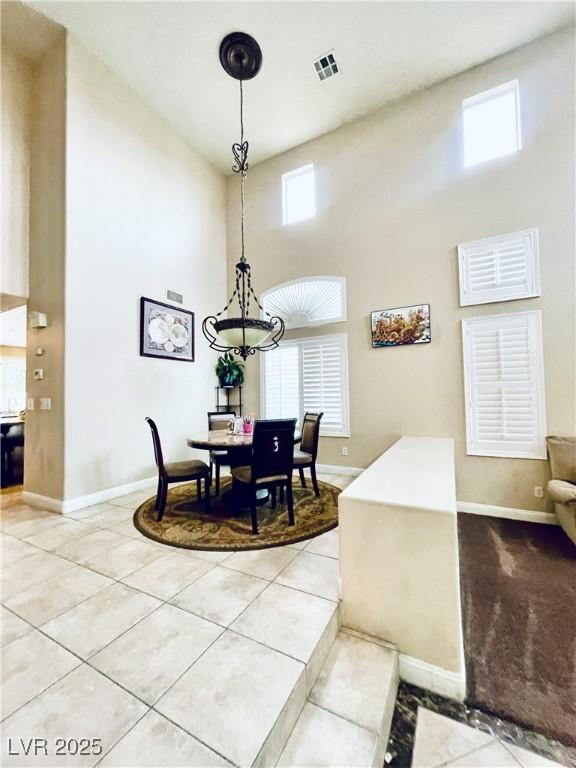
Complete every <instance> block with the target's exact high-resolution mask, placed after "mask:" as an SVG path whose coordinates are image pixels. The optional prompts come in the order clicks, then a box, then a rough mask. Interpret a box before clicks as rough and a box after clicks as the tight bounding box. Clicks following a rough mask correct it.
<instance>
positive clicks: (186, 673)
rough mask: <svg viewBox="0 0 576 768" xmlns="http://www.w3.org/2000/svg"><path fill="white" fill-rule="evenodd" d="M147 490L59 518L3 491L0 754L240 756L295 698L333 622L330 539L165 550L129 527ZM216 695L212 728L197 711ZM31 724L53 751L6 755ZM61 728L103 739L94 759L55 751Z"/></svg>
mask: <svg viewBox="0 0 576 768" xmlns="http://www.w3.org/2000/svg"><path fill="white" fill-rule="evenodd" d="M350 479H351V478H348V477H346V478H340V477H335V476H330V477H327V478H326V480H327V481H328V482H332V483H334V484H337V485H340V486H341V487H344V486H345V485H347V484H348V482H349V481H350ZM152 492H153V489H150V491H146V492H139V493H135V494H129V495H126V496H123V497H120V498H118V499H113V500H112V501H110V502H107V503H105V504H98V505H95V506H93V507H90V508H86V509H82V510H78V511H77V512H73V513H72V514H70V515H67V516H65V517H64V516H62V515H57V514H52V513H50V512H47V511H45V510H39V509H32V508H31V507H28V506H26V505H25V504H23V503H22V502H21V500H20V497H19V495H17V494H11V495H10V497H9V498H8V497H3V498H2V514H1V519H0V531H1V532H0V551H1V553H2V569H1V570H0V586H1V589H2V593H1V594H2V615H1V619H2V645H3V647H2V655H3V663H2V687H1V689H0V694H1V696H2V717H3V718H4V721H3V724H2V730H3V754H2V759H1V762H2V764H3V765H5V766H11V765H30V766H37V765H38V766H44V765H54V766H62V765H95V764H96V763H98V761H101V762H100V763H99V764H101V765H106V766H145V765H150V766H151V765H155V766H158V765H162V766H177V765H183V766H184V765H186V766H212V765H214V766H217V765H229V764H230V762H229V761H238V762H246V761H248V762H249V761H251V760H253V759H254V758H255V757H256V753H257V751H258V749H259V748H260V745H261V742H262V741H264V739H265V736H266V734H267V733H268V731H269V729H270V726H271V722H272V721H273V720H274V719H275V718H277V717H278V715H279V714H280V710H281V709H282V707H283V706H284V704H285V702H286V697H287V694H288V692H290V691H292V692H293V695H292V701H293V703H292V706H293V707H297V708H298V710H299V709H300V708H301V706H302V705H303V703H304V699H305V696H306V690H307V685H306V666H305V665H306V664H312V663H313V662H314V660H313V659H311V658H310V657H311V656H312V655H313V651H314V648H315V647H316V646H317V644H318V643H321V642H322V643H324V645H325V644H326V643H327V642H328V643H329V644H331V643H332V640H333V636H335V633H336V631H337V628H338V622H337V618H338V616H337V602H336V601H337V598H338V582H337V560H336V558H337V555H338V552H337V535H336V534H335V533H332V532H331V533H329V534H325V535H324V536H321V537H318V538H317V539H315V540H314V541H313V542H300V543H299V544H298V545H296V546H293V547H282V548H277V549H273V550H262V551H258V552H246V553H235V554H231V555H230V554H228V553H225V552H224V553H222V552H194V551H191V550H176V549H172V548H170V547H166V546H164V545H160V544H156V543H154V542H150V540H149V539H146V538H144V537H143V536H142V535H141V534H140V533H139V532H138V531H137V530H136V529H135V528H134V526H133V525H132V522H131V518H132V514H133V511H134V509H135V508H136V507H137V506H138V505H139V504H140V503H141V502H142V501H143V500H145V499H147V498H149V496H150V495H151V494H152ZM312 545H314V549H313V550H312ZM308 547H311V551H310V552H308ZM289 567H290V571H289V573H288V575H287V576H285V577H284V574H285V572H286V570H287V568H289ZM283 577H284V578H285V579H286V581H287V582H288V583H287V584H283V585H282V586H281V585H280V584H281V582H282V579H283ZM291 584H293V585H294V586H291ZM268 592H269V594H268ZM279 596H280V597H281V598H282V605H283V606H284V607H285V612H286V616H284V612H283V611H282V610H279V600H278V598H279ZM283 618H284V621H283V620H282V619H283ZM234 623H235V626H233V627H230V625H232V624H234ZM323 633H324V635H323ZM328 635H330V636H329V637H328ZM256 679H259V680H260V681H265V685H263V686H262V685H260V686H255V685H254V681H255V680H256ZM231 680H232V681H233V684H231V682H230V681H231ZM218 686H220V690H219V691H218V690H217V689H218ZM224 701H226V702H228V706H229V710H230V711H229V713H228V714H227V716H226V717H227V728H226V729H225V731H224V732H221V730H219V729H218V728H216V729H214V723H215V717H214V712H211V709H210V707H216V708H217V709H218V710H221V708H222V706H223V704H222V702H224ZM288 735H289V734H282V735H281V737H282V738H283V739H284V741H285V740H286V738H287V737H288ZM30 736H40V737H41V738H47V739H48V741H49V751H50V753H51V754H50V755H49V756H48V757H42V756H36V757H25V756H23V755H8V754H7V739H8V738H9V737H11V738H12V751H19V750H18V749H16V750H14V745H15V744H16V745H18V743H19V742H18V739H19V738H22V739H24V741H25V742H26V741H27V739H29V738H30ZM61 737H63V738H75V739H78V738H89V739H93V738H94V739H100V740H101V744H102V747H103V752H102V755H96V754H92V755H88V756H82V757H80V756H76V757H68V758H66V759H63V758H62V757H57V756H55V755H54V740H55V739H56V738H61ZM278 738H279V737H278ZM99 748H100V747H99V743H98V742H97V747H96V749H95V751H99ZM20 751H21V750H20Z"/></svg>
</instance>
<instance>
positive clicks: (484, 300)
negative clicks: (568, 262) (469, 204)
mask: <svg viewBox="0 0 576 768" xmlns="http://www.w3.org/2000/svg"><path fill="white" fill-rule="evenodd" d="M458 261H459V265H458V266H459V272H460V306H462V307H465V306H468V305H470V304H488V303H490V302H493V301H510V300H512V299H526V298H530V297H533V296H540V270H539V266H538V230H537V229H526V230H524V231H523V232H512V233H510V234H508V235H499V236H498V237H486V238H484V239H483V240H474V241H473V242H470V243H462V244H461V245H459V246H458Z"/></svg>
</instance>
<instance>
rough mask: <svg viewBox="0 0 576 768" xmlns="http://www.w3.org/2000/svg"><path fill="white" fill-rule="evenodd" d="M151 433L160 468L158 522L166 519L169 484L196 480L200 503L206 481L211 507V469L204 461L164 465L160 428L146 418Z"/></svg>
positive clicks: (207, 498)
mask: <svg viewBox="0 0 576 768" xmlns="http://www.w3.org/2000/svg"><path fill="white" fill-rule="evenodd" d="M146 421H147V422H148V426H149V427H150V431H151V432H152V442H153V443H154V458H155V459H156V466H157V467H158V492H157V494H156V504H155V505H154V509H155V510H157V512H158V518H157V519H158V522H160V520H162V518H163V517H164V510H165V509H166V497H167V495H168V484H169V483H183V482H185V481H187V480H196V489H197V492H198V501H201V500H202V480H204V492H205V497H206V499H205V501H206V506H207V507H210V467H209V466H208V464H206V463H205V462H204V461H198V460H192V461H173V462H170V463H168V464H165V463H164V457H163V455H162V445H161V443H160V435H159V434H158V427H157V426H156V424H155V423H154V421H153V419H151V418H150V417H149V416H147V417H146Z"/></svg>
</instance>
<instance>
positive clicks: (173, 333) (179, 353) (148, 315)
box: [140, 296, 194, 363]
mask: <svg viewBox="0 0 576 768" xmlns="http://www.w3.org/2000/svg"><path fill="white" fill-rule="evenodd" d="M140 354H141V355H143V356H144V357H163V358H167V359H168V360H185V361H186V362H189V363H193V362H194V313H193V312H189V311H188V310H187V309H179V308H178V307H174V306H172V305H171V304H163V303H162V302H160V301H155V300H154V299H147V298H145V297H144V296H142V298H141V299H140Z"/></svg>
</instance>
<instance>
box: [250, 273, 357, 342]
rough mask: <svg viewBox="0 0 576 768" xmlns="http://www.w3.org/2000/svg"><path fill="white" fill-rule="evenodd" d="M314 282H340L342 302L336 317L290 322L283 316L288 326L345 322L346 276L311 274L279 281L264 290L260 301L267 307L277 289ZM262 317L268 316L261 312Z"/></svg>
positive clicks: (299, 326) (302, 326)
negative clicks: (267, 300) (268, 299)
mask: <svg viewBox="0 0 576 768" xmlns="http://www.w3.org/2000/svg"><path fill="white" fill-rule="evenodd" d="M312 282H331V283H338V284H339V286H340V292H341V293H340V295H341V304H340V312H339V313H338V315H337V316H335V317H330V318H328V319H326V318H321V319H320V320H310V321H308V322H306V323H290V322H289V321H287V320H286V318H284V317H283V318H282V319H283V320H285V323H286V328H287V329H294V328H313V327H315V326H318V325H331V324H332V323H344V322H346V317H347V315H346V278H345V277H337V276H335V275H310V276H309V277H298V278H297V279H296V280H288V281H286V282H285V283H279V285H275V286H274V287H273V288H270V289H269V290H267V291H263V292H262V293H261V294H260V302H261V304H262V305H263V306H264V308H265V309H266V298H267V297H268V296H270V295H272V294H274V293H276V291H280V290H282V289H283V288H288V287H290V286H291V285H298V284H300V283H312ZM261 315H262V317H266V315H265V314H264V313H261Z"/></svg>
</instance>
